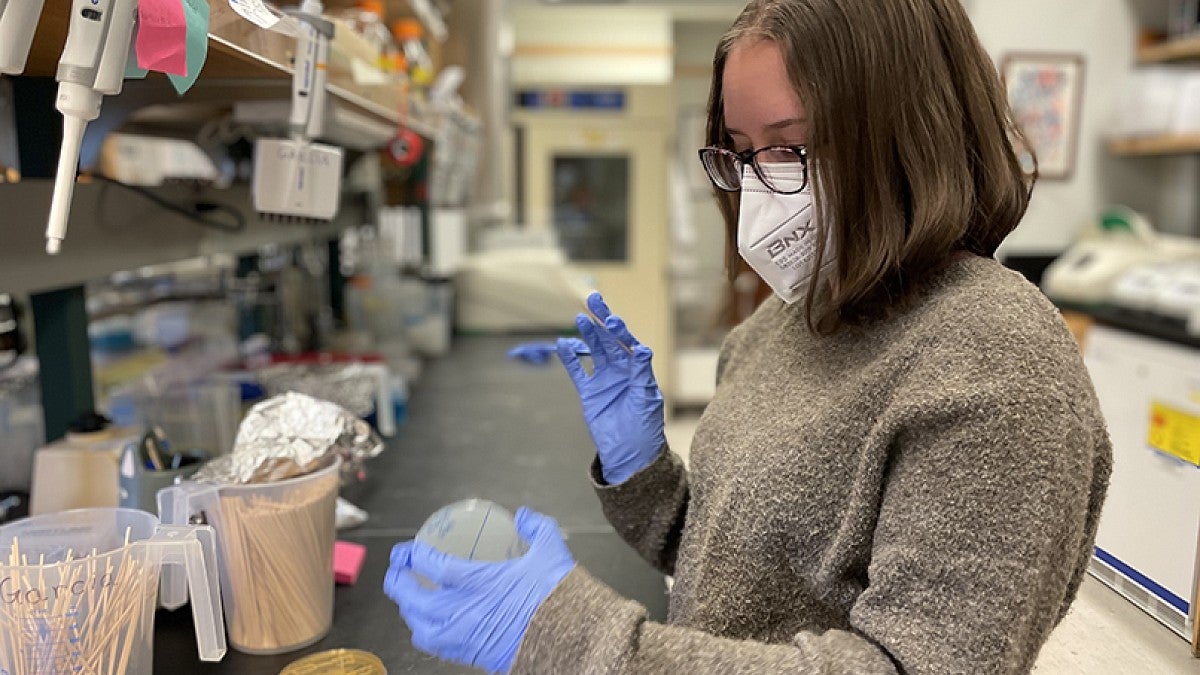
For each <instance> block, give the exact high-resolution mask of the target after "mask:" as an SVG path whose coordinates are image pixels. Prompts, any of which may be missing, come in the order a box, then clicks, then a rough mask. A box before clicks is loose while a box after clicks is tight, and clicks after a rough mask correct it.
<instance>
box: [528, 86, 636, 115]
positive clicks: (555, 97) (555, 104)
mask: <svg viewBox="0 0 1200 675" xmlns="http://www.w3.org/2000/svg"><path fill="white" fill-rule="evenodd" d="M517 105H518V106H519V107H521V108H572V109H583V110H624V109H625V92H623V91H613V90H609V91H572V90H569V89H526V90H523V91H521V92H519V93H518V94H517Z"/></svg>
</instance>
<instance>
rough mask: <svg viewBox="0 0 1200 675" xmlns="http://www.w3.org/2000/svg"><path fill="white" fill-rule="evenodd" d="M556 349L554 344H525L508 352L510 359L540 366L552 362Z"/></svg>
mask: <svg viewBox="0 0 1200 675" xmlns="http://www.w3.org/2000/svg"><path fill="white" fill-rule="evenodd" d="M554 348H555V344H554V343H553V342H525V343H522V344H519V345H517V346H516V347H513V348H512V349H510V350H508V358H510V359H513V360H516V361H525V362H526V363H533V364H536V365H539V366H540V365H543V364H545V363H546V362H547V361H549V360H550V354H551V353H553V352H554Z"/></svg>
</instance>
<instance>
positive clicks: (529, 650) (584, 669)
mask: <svg viewBox="0 0 1200 675" xmlns="http://www.w3.org/2000/svg"><path fill="white" fill-rule="evenodd" d="M645 615H646V612H645V609H644V608H643V607H642V606H641V605H639V604H638V603H636V602H634V601H632V600H627V599H625V598H623V597H621V596H620V595H618V594H617V592H616V591H614V590H612V589H611V588H609V587H608V586H607V585H606V584H604V583H603V582H601V581H599V580H598V579H596V578H595V577H593V576H592V575H591V574H589V573H588V571H587V570H585V569H583V568H582V567H580V566H579V565H576V566H575V569H573V570H571V571H570V572H569V573H568V574H567V576H565V577H563V579H562V581H560V582H559V583H558V585H557V586H555V587H554V590H553V591H552V592H551V593H550V595H549V596H548V597H547V598H546V600H545V601H544V602H542V604H541V606H540V607H538V609H537V611H536V612H535V613H534V615H533V619H532V620H530V622H529V626H528V628H526V629H525V636H524V637H523V638H522V639H521V644H520V646H519V647H518V648H517V655H516V658H514V659H513V664H512V668H511V670H510V671H509V672H510V673H513V674H514V675H517V674H520V673H530V674H542V673H608V672H615V671H616V670H618V669H619V668H620V667H621V665H622V664H623V663H624V662H625V661H626V660H627V659H628V650H629V645H630V644H631V642H630V640H631V637H632V636H631V635H629V634H628V633H629V632H630V630H631V629H632V630H636V627H637V626H638V625H639V624H640V623H641V620H644V617H645Z"/></svg>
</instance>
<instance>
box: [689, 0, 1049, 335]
mask: <svg viewBox="0 0 1200 675" xmlns="http://www.w3.org/2000/svg"><path fill="white" fill-rule="evenodd" d="M756 39H765V40H770V41H772V42H774V43H775V44H776V45H778V47H779V48H780V50H781V51H782V53H783V59H784V61H785V63H786V64H787V72H788V77H789V79H790V80H791V82H792V85H793V86H794V87H795V89H796V93H797V95H798V96H799V98H800V100H801V101H802V102H803V103H804V105H805V108H806V110H807V114H808V119H809V123H810V125H811V128H810V133H809V144H808V149H809V156H810V157H811V158H812V162H811V164H810V167H811V171H812V174H813V175H812V180H813V194H814V198H815V201H816V205H817V217H818V218H819V222H820V223H824V224H825V225H828V226H832V227H833V228H834V232H833V233H832V236H831V237H830V238H829V241H831V242H833V245H834V251H833V252H832V253H831V252H827V251H824V250H823V249H824V248H825V241H826V238H825V237H821V238H820V242H821V244H820V248H821V249H822V250H819V251H818V256H819V257H818V264H817V267H816V268H817V269H820V268H821V266H822V261H823V260H824V256H825V255H835V256H836V260H834V261H833V262H835V264H834V265H833V266H831V267H830V268H828V269H830V270H831V271H830V272H827V273H826V274H825V275H824V276H823V277H821V278H814V279H813V280H812V281H811V282H810V286H809V292H808V294H807V299H806V300H805V302H806V303H807V305H806V316H807V321H808V325H809V327H810V328H811V329H812V330H814V331H816V332H819V333H824V334H828V333H832V332H835V331H836V330H837V328H838V327H839V326H841V325H843V324H848V323H849V324H853V323H861V322H863V321H866V320H870V319H873V318H878V317H881V316H884V315H886V314H887V312H888V310H889V309H891V308H894V307H896V306H898V305H899V304H900V303H902V302H903V301H904V300H905V299H906V298H908V297H909V295H910V294H909V291H911V290H912V289H913V288H914V287H915V286H916V285H917V284H918V283H919V282H920V280H921V279H922V277H924V276H925V275H927V274H928V273H930V272H932V271H934V270H936V269H938V268H939V267H941V266H942V265H944V264H945V263H946V261H947V260H948V259H949V257H950V255H951V253H953V252H954V251H957V250H963V251H969V252H971V253H975V254H978V255H982V256H992V255H994V254H995V252H996V248H997V246H999V245H1000V242H1001V241H1003V239H1004V238H1005V237H1006V236H1008V234H1009V233H1010V232H1012V230H1013V229H1014V228H1015V227H1016V226H1017V223H1018V222H1019V221H1020V220H1021V217H1022V216H1023V215H1024V214H1025V209H1026V207H1027V205H1028V203H1029V197H1030V192H1031V190H1032V188H1033V183H1034V181H1035V180H1036V169H1034V171H1033V172H1032V173H1026V172H1025V171H1024V170H1023V169H1022V167H1021V163H1020V161H1019V159H1018V157H1017V153H1016V152H1015V151H1014V148H1013V143H1014V141H1015V140H1018V139H1021V138H1022V137H1021V133H1020V130H1019V129H1018V128H1017V126H1016V124H1015V123H1014V121H1013V115H1012V111H1011V110H1010V108H1009V106H1008V102H1007V98H1006V96H1005V91H1004V88H1003V86H1002V84H1001V82H1000V78H999V75H998V73H997V71H996V68H995V66H994V65H993V63H992V61H991V59H990V58H989V57H988V55H987V52H986V51H985V50H984V49H983V46H982V45H981V44H980V43H979V39H978V37H977V36H976V35H975V31H974V28H973V27H972V26H971V22H970V20H969V19H968V18H967V14H966V12H965V11H964V10H963V7H962V5H961V4H960V3H959V0H754V1H753V2H750V3H749V4H748V5H747V6H746V8H745V9H744V10H743V11H742V13H741V14H740V16H739V17H738V19H737V20H736V21H735V22H734V24H733V26H732V28H730V30H729V32H728V33H726V34H725V36H724V37H723V38H722V39H721V41H720V43H719V44H718V45H717V50H716V56H715V58H714V60H713V79H712V88H711V91H710V95H709V104H708V128H707V142H708V144H710V145H717V146H722V147H731V146H730V144H731V140H730V138H729V135H728V133H727V132H726V130H725V113H724V105H723V99H722V86H721V83H722V78H723V77H724V74H725V62H726V59H727V58H728V56H729V53H730V51H731V50H732V49H734V48H735V47H736V46H737V45H738V44H739V43H740V42H743V41H748V40H756ZM715 192H716V195H717V202H718V204H719V206H720V208H721V212H722V215H723V216H724V218H725V225H726V237H727V242H726V244H727V249H726V252H727V261H726V262H727V269H728V271H729V273H730V275H731V277H732V276H733V275H734V274H736V270H737V269H738V268H739V264H738V254H737V215H738V205H739V201H738V198H739V195H738V194H737V193H726V192H722V191H719V190H716V191H715Z"/></svg>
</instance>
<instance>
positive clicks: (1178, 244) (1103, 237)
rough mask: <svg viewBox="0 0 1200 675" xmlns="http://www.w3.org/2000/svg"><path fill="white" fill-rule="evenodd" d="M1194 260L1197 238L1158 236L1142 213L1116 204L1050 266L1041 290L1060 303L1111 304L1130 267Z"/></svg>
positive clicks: (1198, 254) (1199, 250) (1199, 251)
mask: <svg viewBox="0 0 1200 675" xmlns="http://www.w3.org/2000/svg"><path fill="white" fill-rule="evenodd" d="M1191 258H1200V246H1197V245H1196V243H1195V242H1192V241H1188V240H1187V239H1185V238H1183V237H1169V236H1164V235H1161V234H1158V233H1156V232H1155V231H1154V228H1153V227H1152V226H1151V225H1150V222H1149V221H1148V220H1147V219H1146V218H1145V217H1144V216H1142V215H1141V214H1139V213H1137V212H1135V211H1133V210H1131V209H1128V208H1125V207H1120V206H1118V207H1112V208H1110V209H1108V210H1106V211H1105V212H1104V213H1103V214H1101V216H1100V218H1098V219H1097V220H1096V221H1095V222H1093V223H1090V224H1089V225H1087V226H1086V227H1084V228H1083V229H1082V230H1081V231H1080V233H1079V235H1078V237H1077V239H1076V241H1075V243H1074V244H1072V245H1071V246H1070V248H1068V249H1067V250H1066V251H1065V252H1064V253H1063V254H1062V255H1061V256H1059V257H1058V259H1056V260H1055V261H1054V262H1053V263H1051V264H1050V266H1049V267H1047V268H1046V273H1045V275H1044V276H1043V278H1042V290H1043V291H1045V293H1046V295H1048V296H1050V297H1051V298H1053V299H1054V300H1056V301H1060V302H1074V303H1079V304H1097V303H1104V302H1109V301H1111V300H1112V294H1113V290H1114V287H1115V286H1116V285H1118V283H1119V282H1120V280H1121V279H1122V277H1123V275H1124V274H1125V273H1126V272H1128V271H1129V270H1131V269H1133V268H1135V267H1138V266H1141V265H1144V264H1150V263H1156V264H1164V263H1170V262H1172V261H1177V260H1186V259H1191Z"/></svg>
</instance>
